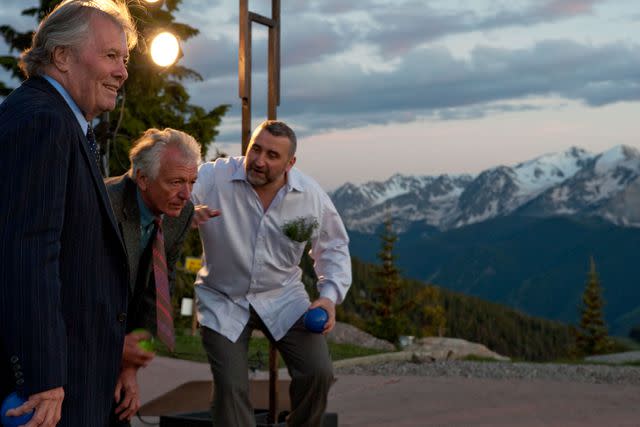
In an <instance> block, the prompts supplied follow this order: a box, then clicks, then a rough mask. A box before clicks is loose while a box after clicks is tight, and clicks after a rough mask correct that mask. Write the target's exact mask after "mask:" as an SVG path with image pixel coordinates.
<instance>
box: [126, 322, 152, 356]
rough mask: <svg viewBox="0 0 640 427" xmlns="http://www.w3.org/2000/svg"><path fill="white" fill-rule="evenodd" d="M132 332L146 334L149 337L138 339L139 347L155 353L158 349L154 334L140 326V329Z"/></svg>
mask: <svg viewBox="0 0 640 427" xmlns="http://www.w3.org/2000/svg"><path fill="white" fill-rule="evenodd" d="M131 332H132V333H134V334H146V335H147V336H148V337H149V338H148V339H142V340H140V341H138V348H140V349H141V350H144V351H147V352H149V353H153V352H154V351H155V350H156V345H155V340H154V338H153V335H151V333H149V331H147V330H146V329H143V328H139V329H134V330H133V331H131Z"/></svg>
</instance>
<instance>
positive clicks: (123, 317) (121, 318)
mask: <svg viewBox="0 0 640 427" xmlns="http://www.w3.org/2000/svg"><path fill="white" fill-rule="evenodd" d="M125 320H127V313H120V314H118V322H120V323H124V321H125Z"/></svg>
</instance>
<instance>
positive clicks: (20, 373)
mask: <svg viewBox="0 0 640 427" xmlns="http://www.w3.org/2000/svg"><path fill="white" fill-rule="evenodd" d="M13 376H14V377H16V378H18V379H20V378H22V372H20V371H18V372H16V373H15V374H13Z"/></svg>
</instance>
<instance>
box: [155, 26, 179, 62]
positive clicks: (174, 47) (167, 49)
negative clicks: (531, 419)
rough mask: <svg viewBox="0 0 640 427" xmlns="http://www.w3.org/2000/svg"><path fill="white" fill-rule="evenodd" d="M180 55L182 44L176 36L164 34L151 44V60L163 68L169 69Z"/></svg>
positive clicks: (159, 35) (156, 37)
mask: <svg viewBox="0 0 640 427" xmlns="http://www.w3.org/2000/svg"><path fill="white" fill-rule="evenodd" d="M179 53H180V44H179V43H178V39H177V37H176V36H174V35H173V34H171V33H169V32H166V31H165V32H162V33H160V34H158V35H157V36H155V37H154V38H153V41H152V42H151V59H153V62H155V63H156V64H158V65H159V66H161V67H168V66H169V65H171V64H173V63H174V62H176V59H178V54H179Z"/></svg>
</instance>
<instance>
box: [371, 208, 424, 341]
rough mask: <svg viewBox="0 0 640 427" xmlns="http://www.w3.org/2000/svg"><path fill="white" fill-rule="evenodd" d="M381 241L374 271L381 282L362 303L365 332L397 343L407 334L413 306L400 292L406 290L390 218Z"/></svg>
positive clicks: (409, 299) (405, 295)
mask: <svg viewBox="0 0 640 427" xmlns="http://www.w3.org/2000/svg"><path fill="white" fill-rule="evenodd" d="M380 239H381V240H382V247H381V249H380V252H379V253H378V258H379V259H380V262H381V264H380V267H379V269H378V271H377V276H378V278H379V279H380V281H379V283H377V284H376V285H375V286H373V288H372V289H371V295H370V296H369V299H368V300H365V301H364V306H365V307H366V308H367V311H368V312H369V314H370V316H368V319H367V321H366V328H367V331H368V332H369V333H371V334H372V335H375V336H376V337H378V338H382V339H385V340H387V341H390V342H393V343H396V342H397V341H398V337H399V336H400V335H408V334H409V331H410V329H411V328H410V325H411V323H410V320H409V311H410V310H411V309H412V308H413V307H414V304H415V303H414V301H413V300H412V299H411V298H409V296H408V295H407V294H406V292H403V291H404V290H405V288H404V286H403V282H402V280H401V277H400V272H399V270H398V268H397V267H396V264H395V260H396V256H395V255H394V254H393V248H394V245H395V242H396V240H397V239H398V237H397V235H396V234H395V232H394V231H393V221H392V219H391V217H387V218H386V219H385V222H384V231H383V233H382V234H381V235H380Z"/></svg>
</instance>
